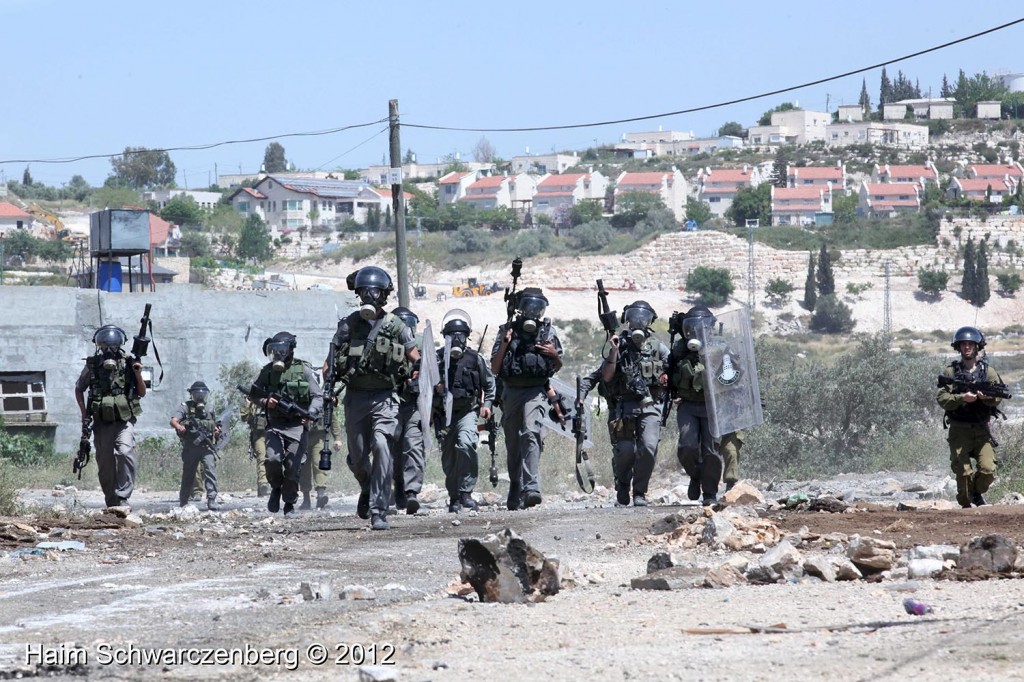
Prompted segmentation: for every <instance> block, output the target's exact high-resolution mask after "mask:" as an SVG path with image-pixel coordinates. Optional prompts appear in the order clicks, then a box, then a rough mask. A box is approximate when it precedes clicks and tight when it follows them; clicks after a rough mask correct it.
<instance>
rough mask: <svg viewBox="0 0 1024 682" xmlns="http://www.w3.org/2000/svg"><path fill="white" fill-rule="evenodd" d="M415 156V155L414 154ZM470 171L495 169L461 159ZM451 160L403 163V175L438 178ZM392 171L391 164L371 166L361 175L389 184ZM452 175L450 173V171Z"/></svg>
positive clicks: (376, 183)
mask: <svg viewBox="0 0 1024 682" xmlns="http://www.w3.org/2000/svg"><path fill="white" fill-rule="evenodd" d="M413 156H415V155H413ZM459 163H461V164H462V165H463V166H464V167H465V168H466V169H467V170H468V171H470V172H490V171H493V170H494V164H493V163H478V162H476V161H460V162H459ZM451 165H452V163H451V162H450V161H444V162H442V161H438V162H437V163H417V162H416V161H412V162H411V163H403V164H402V177H403V178H405V179H406V180H410V179H412V178H437V177H441V176H443V175H445V172H444V169H445V168H447V167H449V166H451ZM390 173H391V166H390V165H387V166H385V165H383V164H381V165H379V166H369V167H367V168H364V169H362V170H361V171H359V177H360V179H362V180H363V181H364V182H367V183H369V184H371V185H388V184H390V182H389V180H388V179H389V178H390ZM449 175H450V173H449Z"/></svg>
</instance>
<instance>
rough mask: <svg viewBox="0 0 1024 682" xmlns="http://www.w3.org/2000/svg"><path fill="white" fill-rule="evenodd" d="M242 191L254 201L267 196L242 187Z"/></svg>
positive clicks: (250, 188)
mask: <svg viewBox="0 0 1024 682" xmlns="http://www.w3.org/2000/svg"><path fill="white" fill-rule="evenodd" d="M242 191H243V192H245V193H246V194H248V195H250V196H252V197H254V198H256V199H266V198H267V195H266V194H264V193H263V192H260V191H259V190H256V189H253V188H252V187H243V188H242Z"/></svg>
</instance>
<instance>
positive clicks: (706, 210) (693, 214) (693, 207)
mask: <svg viewBox="0 0 1024 682" xmlns="http://www.w3.org/2000/svg"><path fill="white" fill-rule="evenodd" d="M1021 184H1024V183H1021ZM712 217H714V214H713V213H711V204H709V203H708V202H706V201H701V200H700V199H695V198H694V197H687V198H686V219H687V220H692V221H693V222H695V223H697V224H698V225H703V224H704V223H706V222H708V221H709V220H711V218H712Z"/></svg>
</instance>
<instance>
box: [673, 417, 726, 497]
mask: <svg viewBox="0 0 1024 682" xmlns="http://www.w3.org/2000/svg"><path fill="white" fill-rule="evenodd" d="M676 424H678V426H679V446H678V448H677V449H676V456H677V457H678V458H679V463H680V464H681V465H682V466H683V471H685V472H686V475H687V476H689V477H690V478H696V479H697V480H699V481H700V487H701V490H702V491H703V493H704V495H705V497H710V496H714V495H717V494H718V481H719V479H720V478H721V477H722V456H721V454H719V451H718V444H717V443H716V442H715V439H714V437H712V435H711V426H710V422H709V421H708V408H707V404H706V403H703V402H694V401H690V400H683V401H680V403H679V406H678V407H677V408H676Z"/></svg>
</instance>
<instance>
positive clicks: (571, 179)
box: [537, 173, 590, 192]
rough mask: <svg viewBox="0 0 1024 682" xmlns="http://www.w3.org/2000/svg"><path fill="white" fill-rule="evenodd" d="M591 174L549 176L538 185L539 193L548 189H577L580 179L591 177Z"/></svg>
mask: <svg viewBox="0 0 1024 682" xmlns="http://www.w3.org/2000/svg"><path fill="white" fill-rule="evenodd" d="M589 176H590V173H565V174H563V175H549V176H548V177H546V178H544V179H543V180H541V183H540V184H539V185H537V191H538V192H539V191H542V190H543V189H544V188H547V187H575V186H576V185H577V183H579V181H580V178H586V177H589Z"/></svg>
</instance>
